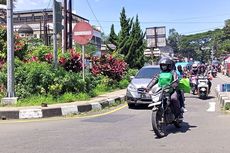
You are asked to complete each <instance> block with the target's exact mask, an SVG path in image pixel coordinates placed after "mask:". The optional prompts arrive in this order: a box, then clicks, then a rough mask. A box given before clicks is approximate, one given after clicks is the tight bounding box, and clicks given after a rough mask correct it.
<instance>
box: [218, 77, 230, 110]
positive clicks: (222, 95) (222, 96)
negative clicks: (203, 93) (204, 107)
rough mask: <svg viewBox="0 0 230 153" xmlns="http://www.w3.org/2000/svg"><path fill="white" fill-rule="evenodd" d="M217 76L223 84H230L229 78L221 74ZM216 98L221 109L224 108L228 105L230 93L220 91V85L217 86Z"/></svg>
mask: <svg viewBox="0 0 230 153" xmlns="http://www.w3.org/2000/svg"><path fill="white" fill-rule="evenodd" d="M217 76H218V78H220V79H221V80H223V81H224V82H223V84H230V77H228V76H226V75H223V74H221V73H218V75H217ZM216 96H217V100H218V102H219V104H220V106H221V107H222V108H225V106H226V105H229V104H230V92H227V91H224V92H223V91H221V84H219V85H217V87H216Z"/></svg>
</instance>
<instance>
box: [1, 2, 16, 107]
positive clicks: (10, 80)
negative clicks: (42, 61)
mask: <svg viewBox="0 0 230 153" xmlns="http://www.w3.org/2000/svg"><path fill="white" fill-rule="evenodd" d="M13 33H14V31H13V0H7V97H6V98H3V99H2V104H15V103H17V98H16V97H15V88H14V35H13Z"/></svg>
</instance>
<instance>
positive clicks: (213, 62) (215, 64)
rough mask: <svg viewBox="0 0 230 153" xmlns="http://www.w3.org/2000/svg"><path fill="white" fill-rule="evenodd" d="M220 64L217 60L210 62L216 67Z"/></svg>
mask: <svg viewBox="0 0 230 153" xmlns="http://www.w3.org/2000/svg"><path fill="white" fill-rule="evenodd" d="M219 64H220V62H219V61H218V60H213V61H212V65H214V66H218V65H219Z"/></svg>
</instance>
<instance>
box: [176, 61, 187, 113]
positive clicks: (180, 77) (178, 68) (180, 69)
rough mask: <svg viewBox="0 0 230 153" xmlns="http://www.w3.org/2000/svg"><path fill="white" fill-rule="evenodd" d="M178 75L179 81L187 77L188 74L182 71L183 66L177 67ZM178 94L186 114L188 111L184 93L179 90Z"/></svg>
mask: <svg viewBox="0 0 230 153" xmlns="http://www.w3.org/2000/svg"><path fill="white" fill-rule="evenodd" d="M176 73H177V76H178V79H179V80H181V79H182V78H185V77H186V74H185V73H184V71H183V70H182V66H181V65H178V66H177V71H176ZM177 93H178V96H179V97H178V98H179V101H180V105H181V109H182V111H183V112H186V111H187V110H186V109H185V104H184V101H185V98H184V92H183V91H182V90H177Z"/></svg>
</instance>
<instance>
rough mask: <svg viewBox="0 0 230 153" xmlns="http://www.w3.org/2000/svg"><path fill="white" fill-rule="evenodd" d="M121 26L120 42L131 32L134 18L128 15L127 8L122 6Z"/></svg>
mask: <svg viewBox="0 0 230 153" xmlns="http://www.w3.org/2000/svg"><path fill="white" fill-rule="evenodd" d="M120 26H121V31H120V32H119V34H118V36H119V42H122V41H123V39H125V38H126V37H127V36H129V34H130V30H131V27H132V19H130V18H127V17H126V13H125V8H124V7H123V8H122V11H121V13H120Z"/></svg>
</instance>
